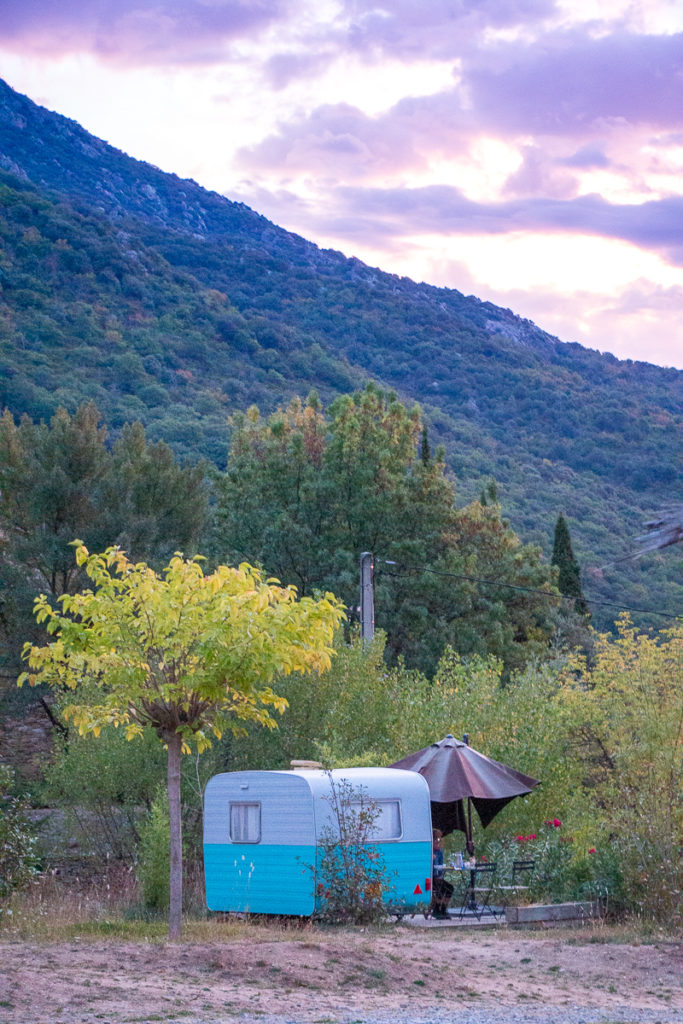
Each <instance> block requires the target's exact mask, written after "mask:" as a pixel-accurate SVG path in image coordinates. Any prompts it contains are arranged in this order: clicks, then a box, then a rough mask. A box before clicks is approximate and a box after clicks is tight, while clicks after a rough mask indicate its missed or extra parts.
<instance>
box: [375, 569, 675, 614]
mask: <svg viewBox="0 0 683 1024" xmlns="http://www.w3.org/2000/svg"><path fill="white" fill-rule="evenodd" d="M377 561H381V560H380V559H378V560H377ZM387 564H388V565H395V566H396V567H397V568H402V569H404V570H406V572H430V573H432V575H434V576H449V577H451V578H452V579H454V580H467V581H468V582H470V583H483V584H485V585H487V586H490V587H507V589H508V590H521V591H524V592H525V593H527V594H540V596H541V597H552V598H554V599H555V600H556V601H557V600H558V599H559V600H563V601H571V600H573V598H571V597H568V596H567V595H566V594H553V593H552V591H550V590H539V589H538V588H536V587H523V586H521V585H520V584H518V583H504V582H503V581H502V580H485V579H482V578H481V577H480V576H465V575H463V574H462V573H457V572H446V571H445V570H441V569H430V568H429V567H428V566H426V565H400V563H398V562H388V563H387ZM383 571H384V573H385V575H387V576H399V575H400V574H399V573H393V572H387V571H386V569H385V570H383ZM584 600H585V601H586V602H587V603H588V604H601V605H604V606H605V607H607V608H618V609H619V611H622V612H638V613H639V614H641V615H656V616H658V617H659V618H662V619H674V620H677V619H680V618H681V616H680V615H673V614H672V613H671V612H656V611H651V610H650V609H649V608H625V607H624V606H623V605H621V604H616V603H615V602H614V601H601V600H600V599H599V598H597V597H586V596H585V595H584Z"/></svg>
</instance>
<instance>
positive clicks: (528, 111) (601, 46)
mask: <svg viewBox="0 0 683 1024" xmlns="http://www.w3.org/2000/svg"><path fill="white" fill-rule="evenodd" d="M464 80H465V82H466V85H467V88H468V90H469V94H470V97H471V102H472V105H473V108H474V110H475V111H476V112H477V115H478V116H479V117H480V118H481V119H482V120H483V121H484V123H485V124H487V125H488V126H489V127H491V128H495V129H497V130H498V131H500V132H503V133H505V134H506V135H514V134H518V133H521V132H533V133H534V134H535V135H579V134H584V135H588V134H592V133H595V132H597V133H598V134H601V135H602V134H604V133H605V131H606V129H609V128H610V127H613V126H616V125H649V126H652V127H656V128H662V129H675V128H679V127H680V125H681V120H682V117H683V33H679V34H677V35H669V36H637V35H631V34H627V33H617V34H613V35H610V36H603V37H601V38H599V39H591V38H590V37H588V36H586V35H585V33H583V32H578V31H577V32H573V33H563V34H555V35H551V36H545V37H543V38H541V39H540V40H539V41H537V42H535V43H532V44H529V45H528V46H526V47H525V46H521V45H519V44H515V45H514V46H513V45H511V44H505V45H504V46H499V47H495V48H492V49H490V50H487V51H479V52H477V53H476V54H474V55H473V56H472V58H471V59H469V60H468V61H466V64H465V69H464Z"/></svg>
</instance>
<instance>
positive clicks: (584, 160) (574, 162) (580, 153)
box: [559, 142, 611, 170]
mask: <svg viewBox="0 0 683 1024" xmlns="http://www.w3.org/2000/svg"><path fill="white" fill-rule="evenodd" d="M559 163H560V164H562V165H563V166H564V167H578V168H580V169H581V170H589V169H591V168H593V167H600V168H602V167H609V166H610V165H611V160H610V159H609V158H608V157H607V156H606V154H605V152H604V150H603V148H602V147H601V146H599V145H597V144H594V143H590V142H588V143H586V145H585V146H581V148H580V149H577V150H576V152H575V153H572V154H571V156H568V157H566V158H565V159H564V160H560V161H559Z"/></svg>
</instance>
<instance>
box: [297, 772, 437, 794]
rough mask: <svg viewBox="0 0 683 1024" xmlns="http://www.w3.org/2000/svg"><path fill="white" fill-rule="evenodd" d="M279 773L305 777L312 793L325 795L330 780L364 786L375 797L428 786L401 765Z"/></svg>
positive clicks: (417, 774) (416, 790) (425, 788)
mask: <svg viewBox="0 0 683 1024" xmlns="http://www.w3.org/2000/svg"><path fill="white" fill-rule="evenodd" d="M278 774H279V775H295V776H297V777H298V778H302V779H304V780H305V781H306V783H307V785H308V786H309V788H310V790H311V792H312V793H314V794H315V796H325V795H326V794H327V793H328V792H329V790H330V781H332V782H333V783H340V782H348V783H349V785H351V786H352V787H353V788H354V789H356V788H366V789H368V790H369V791H371V793H372V796H373V797H374V798H376V799H381V798H382V797H386V798H390V797H397V796H401V797H403V796H407V795H411V794H422V793H424V792H425V790H426V791H427V792H429V786H428V785H427V782H426V781H425V779H424V778H423V777H422V775H420V774H419V772H412V771H406V770H405V769H403V768H334V769H332V771H325V770H323V769H320V768H294V769H292V770H291V771H282V772H278Z"/></svg>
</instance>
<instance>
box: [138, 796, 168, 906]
mask: <svg viewBox="0 0 683 1024" xmlns="http://www.w3.org/2000/svg"><path fill="white" fill-rule="evenodd" d="M137 876H138V882H139V884H140V895H141V897H142V902H143V904H144V905H145V907H146V908H147V909H149V910H159V911H166V910H168V907H169V900H170V859H169V820H168V794H167V793H166V792H165V790H162V789H160V790H159V791H158V793H157V796H156V797H155V799H154V801H153V803H152V807H151V809H150V811H149V814H148V815H147V817H146V818H145V820H144V821H143V822H142V824H141V825H140V843H139V846H138V862H137Z"/></svg>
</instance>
